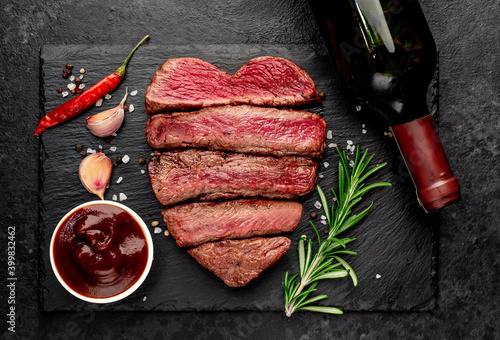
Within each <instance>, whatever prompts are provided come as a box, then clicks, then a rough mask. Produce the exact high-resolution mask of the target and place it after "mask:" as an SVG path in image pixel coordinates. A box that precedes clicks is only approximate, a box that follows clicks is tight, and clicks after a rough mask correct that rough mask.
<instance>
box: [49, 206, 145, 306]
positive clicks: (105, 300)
mask: <svg viewBox="0 0 500 340" xmlns="http://www.w3.org/2000/svg"><path fill="white" fill-rule="evenodd" d="M96 204H107V205H112V206H115V207H118V208H121V209H123V210H125V211H126V212H127V213H129V214H130V215H131V216H132V217H133V218H134V219H135V220H136V221H137V223H138V224H139V226H140V227H141V229H142V232H143V233H144V236H145V238H146V244H147V246H148V259H147V262H146V268H144V271H143V272H142V274H141V276H140V277H139V279H138V280H137V281H136V282H135V283H134V284H133V285H132V286H130V287H129V288H128V289H126V290H125V291H123V292H121V293H120V294H117V295H113V296H109V297H104V298H94V297H89V296H85V295H82V294H80V293H78V292H76V291H74V290H73V289H72V288H71V287H70V286H69V285H68V284H66V282H64V280H63V279H62V277H61V275H60V274H59V272H58V270H57V268H56V265H55V262H54V241H55V238H56V234H57V232H58V230H59V229H60V228H61V226H62V223H63V222H64V221H65V220H66V219H67V218H68V217H69V216H70V215H72V214H73V213H74V212H75V211H77V210H78V209H81V208H83V207H86V206H90V205H96ZM153 252H154V247H153V239H152V237H151V233H150V232H149V229H148V227H147V225H146V223H145V222H144V220H143V219H142V218H141V217H140V216H139V215H138V214H137V213H136V212H135V211H133V210H132V209H131V208H129V207H127V206H126V205H124V204H122V203H118V202H115V201H109V200H94V201H89V202H86V203H82V204H80V205H79V206H77V207H75V208H73V209H71V210H70V211H69V212H68V213H67V214H66V215H64V217H63V218H62V219H61V220H60V221H59V223H58V224H57V226H56V228H55V229H54V232H53V234H52V238H51V240H50V248H49V253H50V265H51V267H52V270H53V272H54V274H55V276H56V278H57V280H58V281H59V283H60V284H61V285H62V286H63V287H64V288H65V289H66V290H67V291H68V292H69V293H71V294H72V295H73V296H75V297H77V298H79V299H80V300H83V301H87V302H91V303H101V304H104V303H111V302H116V301H119V300H122V299H124V298H126V297H127V296H129V295H130V294H132V293H133V292H135V291H136V290H137V288H139V287H140V286H141V285H142V283H143V282H144V280H145V279H146V277H147V276H148V274H149V271H150V269H151V265H152V263H153Z"/></svg>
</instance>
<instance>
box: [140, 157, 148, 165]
mask: <svg viewBox="0 0 500 340" xmlns="http://www.w3.org/2000/svg"><path fill="white" fill-rule="evenodd" d="M146 163H147V161H146V158H144V157H141V158H139V164H141V165H144V164H146Z"/></svg>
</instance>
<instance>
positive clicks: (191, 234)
mask: <svg viewBox="0 0 500 340" xmlns="http://www.w3.org/2000/svg"><path fill="white" fill-rule="evenodd" d="M162 213H163V218H164V220H165V223H167V227H168V231H169V232H170V234H171V235H172V236H173V237H174V239H175V241H176V243H177V245H178V246H180V247H196V246H199V245H200V244H202V243H205V242H209V241H219V240H227V239H241V238H247V237H253V236H263V235H271V234H280V233H286V232H291V231H293V230H294V229H295V228H296V227H297V225H298V224H299V222H300V217H301V215H302V204H300V203H298V202H294V201H275V200H266V199H259V198H256V199H241V200H234V201H227V202H220V203H214V202H205V203H191V204H186V205H181V206H176V207H173V208H170V209H165V210H163V211H162Z"/></svg>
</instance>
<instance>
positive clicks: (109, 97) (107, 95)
mask: <svg viewBox="0 0 500 340" xmlns="http://www.w3.org/2000/svg"><path fill="white" fill-rule="evenodd" d="M111 97H113V96H112V95H110V94H109V93H108V94H106V95H105V96H104V99H106V100H108V99H111Z"/></svg>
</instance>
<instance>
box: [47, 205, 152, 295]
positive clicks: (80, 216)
mask: <svg viewBox="0 0 500 340" xmlns="http://www.w3.org/2000/svg"><path fill="white" fill-rule="evenodd" d="M53 256H54V263H55V267H56V268H55V269H56V270H57V271H58V273H59V275H60V277H61V278H62V279H63V281H64V282H65V283H66V284H67V285H68V286H69V287H70V288H71V289H73V290H74V291H75V292H77V293H79V294H81V295H83V296H87V297H91V298H107V297H111V296H115V295H118V294H120V293H122V292H124V291H125V290H127V289H128V288H130V287H131V286H132V285H133V284H134V283H135V282H136V281H137V280H138V279H139V278H140V276H141V274H142V273H143V272H144V270H145V268H146V264H147V260H148V246H147V242H146V237H145V235H144V232H143V231H142V229H141V227H140V225H139V223H138V222H137V221H136V220H135V219H134V218H133V217H132V216H131V215H130V214H129V213H128V212H126V211H125V210H123V209H121V208H119V207H115V206H112V205H107V204H92V205H88V206H85V207H82V208H80V209H78V210H76V211H75V212H74V213H73V214H71V215H70V216H69V217H68V218H66V219H65V220H64V221H63V223H62V225H61V226H60V228H59V229H58V231H57V234H56V236H55V239H54V253H53Z"/></svg>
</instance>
